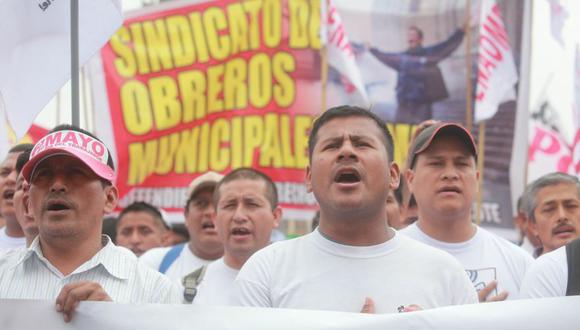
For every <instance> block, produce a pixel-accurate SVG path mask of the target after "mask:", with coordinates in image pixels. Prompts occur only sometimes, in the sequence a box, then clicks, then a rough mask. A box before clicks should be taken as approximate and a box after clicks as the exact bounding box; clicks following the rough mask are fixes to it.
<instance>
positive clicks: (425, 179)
mask: <svg viewBox="0 0 580 330" xmlns="http://www.w3.org/2000/svg"><path fill="white" fill-rule="evenodd" d="M409 157H410V158H409V159H408V164H409V168H408V169H407V171H406V177H407V180H408V182H409V184H410V187H411V191H412V192H413V195H414V196H415V199H416V201H417V205H418V210H419V219H418V221H417V222H415V223H414V224H412V225H410V226H409V227H407V228H405V229H404V230H402V231H401V232H402V233H403V234H405V235H407V236H408V237H411V238H413V239H416V240H418V241H420V242H422V243H425V244H427V245H430V246H433V247H435V248H438V249H440V250H443V251H446V252H448V253H450V254H451V255H453V256H454V257H456V258H457V260H459V262H460V263H461V264H462V265H463V267H464V268H465V271H466V272H467V273H468V275H469V277H470V279H471V281H472V282H473V285H474V286H475V288H476V289H477V290H478V294H479V299H480V301H496V300H504V299H506V298H508V297H510V298H516V297H517V295H518V292H519V288H520V285H521V281H522V279H523V277H524V274H525V272H526V270H527V268H528V267H529V265H530V264H531V262H532V261H533V259H532V257H531V256H530V255H528V254H527V253H526V252H525V251H523V250H522V249H521V248H519V247H518V246H516V245H514V244H512V243H511V242H508V241H507V240H505V239H503V238H501V237H498V236H496V235H494V234H492V233H490V232H488V231H487V230H484V229H483V228H481V227H479V226H477V225H475V224H474V223H472V221H471V214H472V205H473V201H474V198H475V195H476V191H477V179H478V176H479V173H478V171H477V169H476V160H477V149H476V146H475V143H474V141H473V138H472V137H471V135H470V134H469V132H467V130H466V129H465V128H463V127H462V126H460V125H458V124H452V123H437V124H435V125H431V126H429V127H427V128H425V129H424V130H423V131H421V133H419V135H417V137H416V138H415V140H414V141H413V143H412V144H411V148H410V152H409Z"/></svg>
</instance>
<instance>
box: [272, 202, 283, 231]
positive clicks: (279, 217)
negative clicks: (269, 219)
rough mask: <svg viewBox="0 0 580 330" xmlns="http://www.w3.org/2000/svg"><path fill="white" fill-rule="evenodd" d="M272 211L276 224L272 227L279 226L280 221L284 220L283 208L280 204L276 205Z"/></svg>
mask: <svg viewBox="0 0 580 330" xmlns="http://www.w3.org/2000/svg"><path fill="white" fill-rule="evenodd" d="M272 213H273V214H274V226H273V227H272V228H278V226H279V225H280V221H281V220H282V208H281V207H280V206H276V208H275V209H274V211H272Z"/></svg>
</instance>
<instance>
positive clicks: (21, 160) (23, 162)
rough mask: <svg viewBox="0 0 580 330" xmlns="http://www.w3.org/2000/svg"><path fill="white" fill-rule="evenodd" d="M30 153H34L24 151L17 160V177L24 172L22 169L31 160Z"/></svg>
mask: <svg viewBox="0 0 580 330" xmlns="http://www.w3.org/2000/svg"><path fill="white" fill-rule="evenodd" d="M30 151H32V149H30V150H28V151H23V152H21V153H20V155H18V158H16V166H15V168H16V176H18V175H19V174H20V172H22V168H23V167H24V165H26V163H27V162H28V159H30Z"/></svg>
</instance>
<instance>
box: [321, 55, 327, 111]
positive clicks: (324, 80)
mask: <svg viewBox="0 0 580 330" xmlns="http://www.w3.org/2000/svg"><path fill="white" fill-rule="evenodd" d="M327 82H328V56H327V53H326V45H323V46H322V47H321V48H320V83H321V84H322V93H321V94H322V99H321V102H320V104H321V109H320V112H324V111H326V86H327Z"/></svg>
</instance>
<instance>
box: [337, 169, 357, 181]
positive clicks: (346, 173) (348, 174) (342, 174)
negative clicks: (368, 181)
mask: <svg viewBox="0 0 580 330" xmlns="http://www.w3.org/2000/svg"><path fill="white" fill-rule="evenodd" d="M334 182H336V183H346V184H350V183H357V182H360V174H359V173H358V172H357V171H356V170H354V169H346V170H342V171H339V172H338V173H337V174H336V176H335V177H334Z"/></svg>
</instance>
